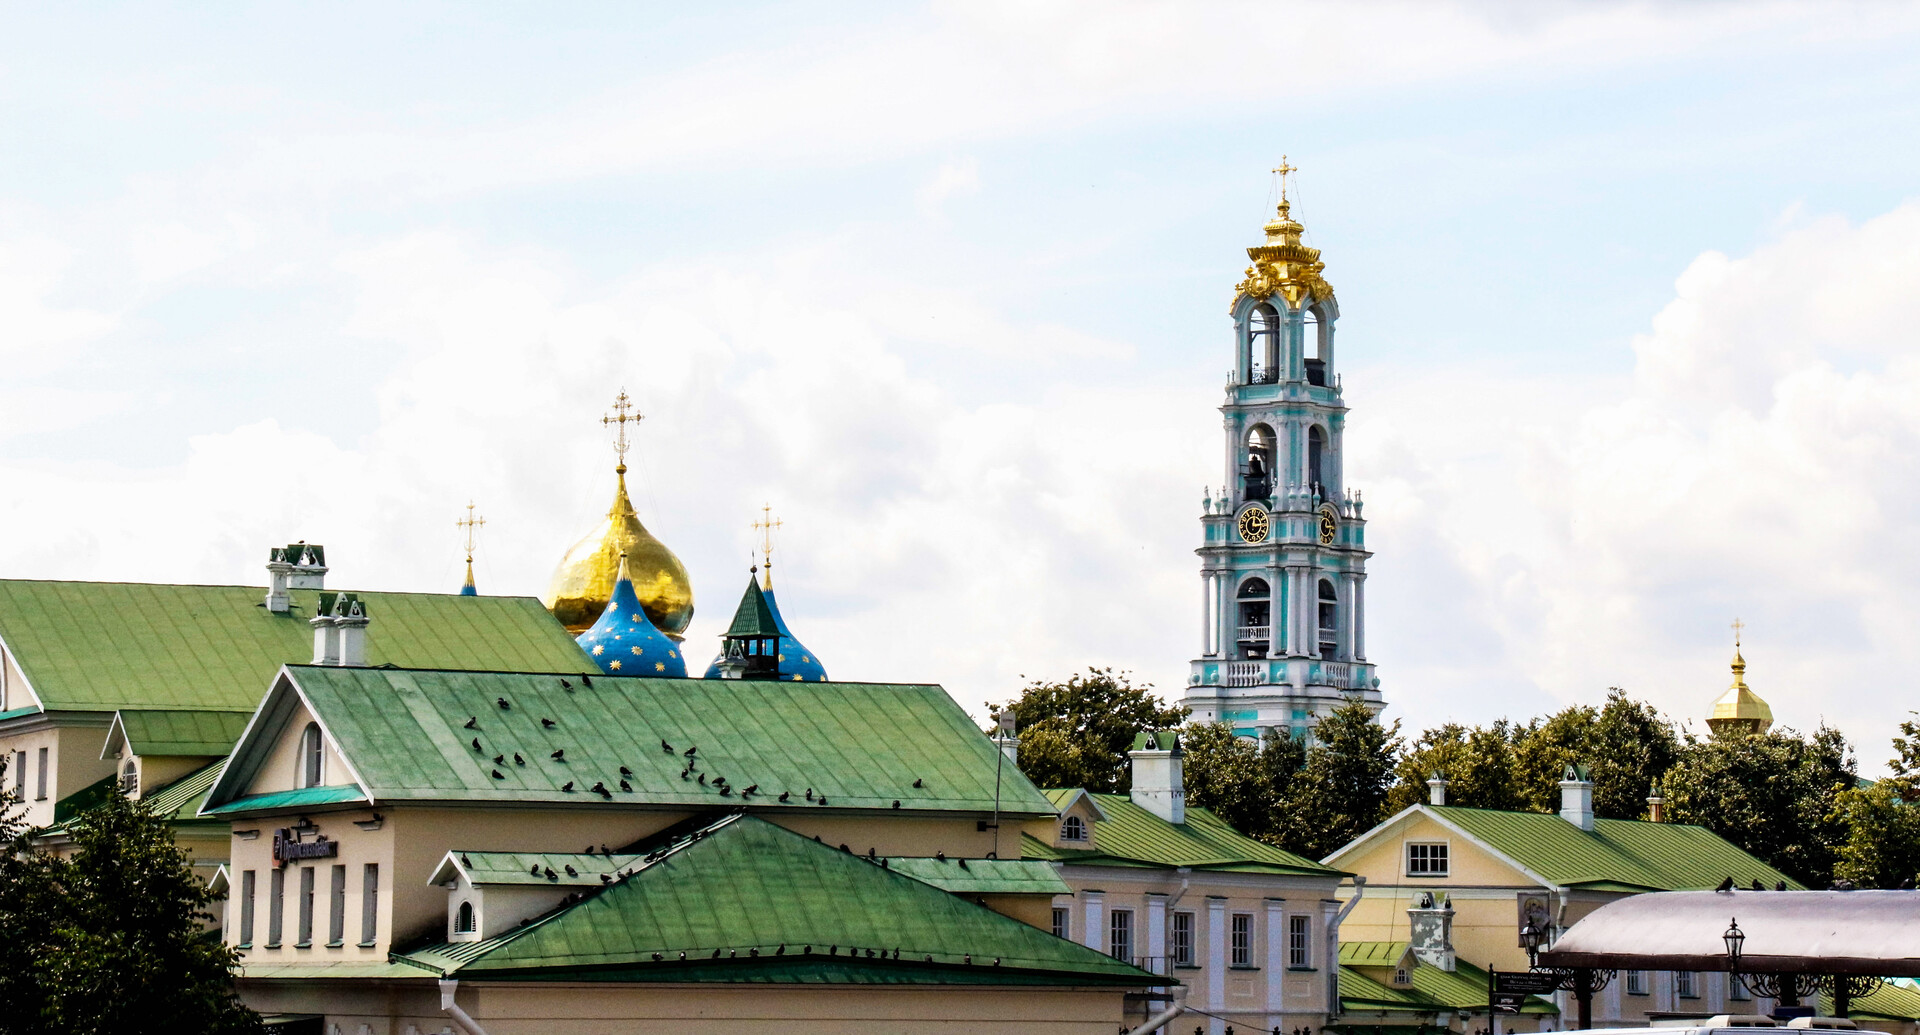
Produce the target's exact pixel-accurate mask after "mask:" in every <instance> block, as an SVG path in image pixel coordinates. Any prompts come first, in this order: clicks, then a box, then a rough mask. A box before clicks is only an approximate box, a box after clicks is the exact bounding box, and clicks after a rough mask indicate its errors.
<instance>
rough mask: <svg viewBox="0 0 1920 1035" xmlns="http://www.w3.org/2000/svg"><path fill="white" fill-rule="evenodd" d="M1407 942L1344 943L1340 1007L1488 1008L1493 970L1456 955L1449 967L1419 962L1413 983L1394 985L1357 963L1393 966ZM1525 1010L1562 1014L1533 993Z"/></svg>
mask: <svg viewBox="0 0 1920 1035" xmlns="http://www.w3.org/2000/svg"><path fill="white" fill-rule="evenodd" d="M1406 951H1407V943H1406V942H1392V941H1388V942H1347V941H1343V942H1341V943H1340V1007H1341V1009H1342V1010H1353V1009H1362V1010H1383V1009H1384V1010H1412V1011H1416V1012H1422V1013H1424V1012H1428V1011H1432V1010H1478V1011H1481V1012H1485V1010H1486V1008H1487V972H1486V971H1484V970H1481V969H1480V968H1479V967H1476V966H1474V965H1473V964H1471V963H1468V962H1467V961H1465V960H1456V961H1455V962H1454V969H1453V970H1452V971H1451V972H1449V971H1445V970H1441V969H1440V968H1439V967H1435V966H1432V965H1429V964H1427V963H1421V962H1416V963H1415V965H1414V967H1413V970H1412V973H1411V974H1409V975H1408V976H1409V977H1411V978H1412V979H1413V987H1412V988H1394V987H1393V986H1392V985H1389V984H1385V983H1383V982H1380V981H1376V980H1374V979H1373V978H1371V977H1369V976H1367V975H1365V974H1362V973H1360V972H1359V971H1358V970H1356V969H1354V968H1356V967H1391V966H1393V965H1394V964H1396V963H1398V962H1399V961H1400V958H1401V957H1402V956H1404V955H1406ZM1520 1012H1521V1013H1527V1014H1549V1015H1552V1014H1558V1013H1559V1012H1560V1011H1559V1009H1557V1008H1556V1007H1555V1006H1554V1005H1553V1003H1551V1002H1549V1001H1548V1000H1545V999H1542V998H1540V997H1539V996H1528V997H1527V1000H1526V1002H1525V1003H1523V1004H1522V1005H1521V1007H1520Z"/></svg>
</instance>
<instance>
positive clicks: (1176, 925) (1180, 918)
mask: <svg viewBox="0 0 1920 1035" xmlns="http://www.w3.org/2000/svg"><path fill="white" fill-rule="evenodd" d="M1193 932H1194V920H1193V912H1192V911H1191V910H1176V911H1174V914H1173V946H1172V948H1173V952H1172V956H1173V965H1174V966H1176V967H1193V966H1198V964H1196V963H1194V961H1193V959H1194V957H1193Z"/></svg>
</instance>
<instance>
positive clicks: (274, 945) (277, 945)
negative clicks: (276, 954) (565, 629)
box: [262, 942, 280, 949]
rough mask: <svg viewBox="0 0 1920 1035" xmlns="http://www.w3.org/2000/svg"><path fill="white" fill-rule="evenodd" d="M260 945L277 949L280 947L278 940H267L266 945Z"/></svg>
mask: <svg viewBox="0 0 1920 1035" xmlns="http://www.w3.org/2000/svg"><path fill="white" fill-rule="evenodd" d="M262 947H263V948H268V949H277V948H279V947H280V943H279V942H268V943H267V944H266V945H264V946H262Z"/></svg>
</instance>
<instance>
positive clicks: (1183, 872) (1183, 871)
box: [1167, 866, 1193, 909]
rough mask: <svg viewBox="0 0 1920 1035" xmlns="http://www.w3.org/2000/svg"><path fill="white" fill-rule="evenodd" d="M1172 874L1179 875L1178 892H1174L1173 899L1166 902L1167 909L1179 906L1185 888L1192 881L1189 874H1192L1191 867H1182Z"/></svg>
mask: <svg viewBox="0 0 1920 1035" xmlns="http://www.w3.org/2000/svg"><path fill="white" fill-rule="evenodd" d="M1173 872H1175V873H1177V874H1179V875H1180V890H1179V891H1176V892H1174V895H1173V897H1172V898H1170V899H1168V900H1167V908H1168V909H1172V908H1173V907H1174V906H1177V905H1179V904H1180V899H1181V897H1182V896H1184V895H1186V893H1187V888H1188V887H1189V886H1191V885H1192V884H1193V879H1192V877H1191V874H1192V873H1193V867H1191V866H1182V867H1180V868H1179V869H1177V870H1174V871H1173Z"/></svg>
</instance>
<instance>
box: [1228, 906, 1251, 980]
mask: <svg viewBox="0 0 1920 1035" xmlns="http://www.w3.org/2000/svg"><path fill="white" fill-rule="evenodd" d="M1232 932H1233V965H1234V966H1236V967H1251V966H1253V914H1252V913H1235V914H1233V926H1232Z"/></svg>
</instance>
